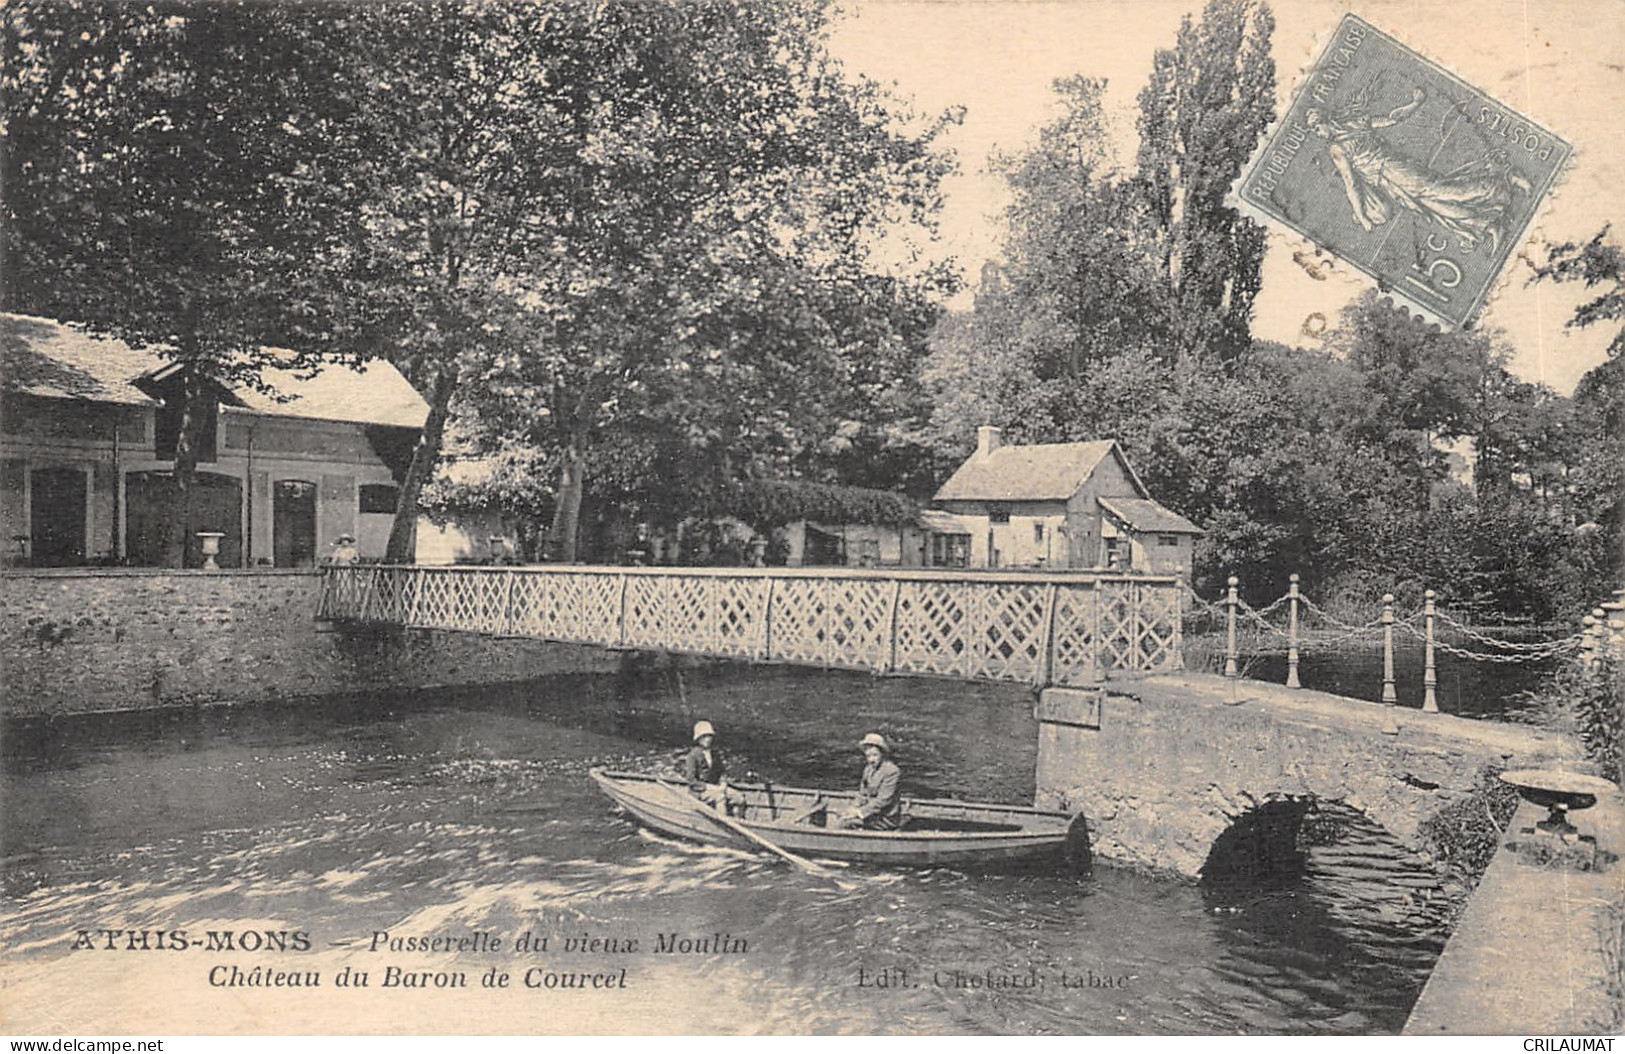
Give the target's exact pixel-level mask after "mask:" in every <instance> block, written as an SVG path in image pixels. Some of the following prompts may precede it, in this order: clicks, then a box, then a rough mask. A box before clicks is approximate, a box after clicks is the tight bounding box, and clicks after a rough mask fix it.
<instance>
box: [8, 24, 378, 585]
mask: <svg viewBox="0 0 1625 1054" xmlns="http://www.w3.org/2000/svg"><path fill="white" fill-rule="evenodd" d="M0 17H3V19H4V26H5V34H4V36H5V44H4V48H5V60H6V61H5V69H4V73H3V75H0V99H3V102H0V107H3V110H0V113H3V118H0V121H3V126H4V134H5V149H4V152H3V154H4V174H3V178H4V185H5V188H6V193H5V195H4V205H3V208H4V218H5V219H4V224H3V234H0V239H3V240H0V245H3V251H4V256H5V258H6V261H7V281H6V283H5V288H4V302H5V307H6V308H7V309H9V310H17V311H22V312H26V313H32V314H38V315H44V316H47V317H51V318H56V319H61V320H65V321H73V322H80V323H83V324H85V325H87V326H89V327H90V328H92V329H94V330H96V331H99V332H104V333H109V334H112V335H115V336H117V337H118V338H120V339H122V340H124V341H125V342H127V343H129V344H131V345H132V346H136V347H146V346H150V347H152V349H153V350H154V351H155V352H156V353H157V354H159V355H160V356H163V357H166V358H170V359H172V360H173V361H174V362H175V363H176V364H177V366H178V367H179V370H178V374H177V377H178V379H177V382H176V386H175V392H173V393H171V397H172V398H176V399H178V400H179V402H180V404H181V407H182V423H181V428H180V437H179V442H178V448H177V451H176V464H175V478H176V483H177V489H178V491H179V497H180V501H181V505H182V507H181V509H180V510H178V515H174V516H172V517H170V523H171V525H172V526H171V532H170V538H169V542H168V545H167V549H168V559H169V561H170V562H171V563H174V564H177V565H178V564H179V563H180V562H181V560H182V557H183V552H184V548H185V545H186V542H187V541H188V540H189V539H191V537H192V532H191V530H190V528H189V526H188V524H189V521H190V519H191V514H192V509H191V497H192V494H193V486H192V484H193V481H194V479H195V473H196V466H197V459H198V453H199V451H198V449H197V445H198V436H199V435H200V433H201V429H202V422H203V419H204V417H205V415H206V413H208V412H210V410H211V409H212V400H214V399H216V398H219V397H220V392H221V388H222V386H226V387H229V386H231V385H234V384H242V383H248V384H254V383H257V381H258V371H259V369H260V367H261V366H263V365H265V364H266V363H267V362H268V361H270V358H271V356H272V353H271V352H268V351H266V350H264V346H265V345H267V344H284V345H286V346H289V347H295V348H300V349H302V351H303V350H308V349H309V347H310V341H309V340H308V339H307V338H309V337H310V336H311V335H312V334H315V333H319V332H322V331H324V329H325V322H324V317H325V312H324V310H323V307H322V305H323V304H324V303H325V302H326V299H327V298H326V287H325V285H324V283H322V282H321V281H319V280H318V279H317V277H316V276H317V275H318V273H319V271H320V266H319V263H320V261H321V260H322V259H323V258H324V257H326V255H327V254H328V252H329V249H330V245H331V243H332V242H333V241H343V240H344V238H345V236H346V235H345V232H346V231H347V230H349V229H351V228H352V227H353V223H352V214H351V213H350V212H349V211H348V210H346V209H345V208H344V207H343V201H342V197H343V196H342V194H341V193H339V192H338V191H337V189H336V188H337V186H338V181H337V180H333V181H331V182H329V181H324V180H322V179H319V178H312V174H313V173H316V172H320V171H324V170H328V169H330V168H331V167H332V166H333V165H334V164H335V160H336V158H335V155H334V152H333V150H332V143H331V141H330V140H329V139H328V138H327V137H325V136H323V135H322V134H320V133H319V130H320V129H321V128H322V127H323V126H324V125H325V124H326V123H327V122H329V121H330V120H332V119H333V118H334V116H335V115H339V114H342V113H343V112H344V110H345V108H346V107H345V103H344V98H345V91H346V88H347V87H348V84H347V82H346V81H345V79H344V78H343V77H342V76H341V75H340V74H339V71H338V67H339V56H340V54H341V52H342V50H343V40H344V39H345V37H346V36H347V35H348V28H347V25H346V22H347V15H346V14H345V12H344V11H343V10H342V9H339V8H332V9H328V10H325V11H310V12H305V13H300V12H296V11H294V10H293V9H290V8H286V7H284V6H282V5H261V4H219V5H213V6H211V7H208V8H203V7H189V6H166V7H162V8H158V7H135V6H125V5H107V4H90V3H70V2H59V0H53V2H48V3H32V2H22V3H15V4H11V5H8V7H7V8H6V10H5V12H4V15H3V16H0ZM291 69H299V70H302V71H304V74H303V75H301V76H297V77H291V76H289V75H288V72H287V71H289V70H291ZM310 362H311V359H310V357H309V356H308V355H305V354H300V355H294V356H292V357H291V358H290V357H288V356H281V357H280V358H279V364H280V365H283V366H288V365H293V366H304V365H309V364H310ZM191 555H192V556H193V558H197V554H195V553H193V554H191Z"/></svg>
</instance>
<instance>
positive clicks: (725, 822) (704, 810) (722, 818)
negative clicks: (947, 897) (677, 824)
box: [660, 779, 856, 889]
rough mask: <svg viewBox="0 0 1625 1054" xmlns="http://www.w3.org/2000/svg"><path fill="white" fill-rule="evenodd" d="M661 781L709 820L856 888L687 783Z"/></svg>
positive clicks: (813, 872)
mask: <svg viewBox="0 0 1625 1054" xmlns="http://www.w3.org/2000/svg"><path fill="white" fill-rule="evenodd" d="M660 783H661V785H662V786H664V787H665V788H666V791H667V793H669V794H670V795H671V796H672V797H673V798H676V799H678V800H679V801H681V802H682V803H683V804H684V805H686V806H687V807H689V808H691V809H693V810H694V811H695V812H698V813H699V814H700V815H702V816H704V817H706V818H707V819H709V820H714V821H716V822H717V823H720V824H721V825H722V826H724V827H726V828H728V830H730V831H732V832H734V833H735V834H738V835H743V836H744V837H745V838H748V839H749V840H750V841H752V842H754V843H756V844H757V845H759V846H761V847H762V848H763V849H766V850H767V851H768V852H771V853H777V854H778V855H779V856H782V857H784V858H785V859H786V860H788V861H790V862H791V863H792V864H794V865H796V866H797V867H799V868H801V870H803V871H805V872H807V873H808V874H810V875H817V876H818V877H819V878H823V879H827V880H829V881H831V882H833V883H835V884H836V885H837V886H840V887H841V888H842V889H855V888H856V887H855V886H853V885H851V884H850V883H847V882H843V881H841V880H840V879H839V878H838V877H836V875H835V873H834V872H833V871H831V870H829V869H828V868H825V867H820V866H818V865H817V864H815V863H813V862H812V861H811V860H808V859H807V858H806V857H804V856H797V855H796V854H795V853H792V852H791V851H790V850H788V849H786V848H784V846H782V845H779V844H778V843H776V842H771V841H769V840H768V839H766V838H763V837H762V836H761V835H759V834H757V833H756V832H755V831H753V830H751V829H750V828H749V827H746V826H745V825H744V824H742V823H740V822H739V821H738V820H735V819H734V818H733V817H732V816H728V815H727V814H725V813H721V812H718V811H717V810H715V809H712V808H710V807H709V806H707V805H706V804H705V803H704V802H702V801H700V800H699V799H698V798H696V797H694V796H693V795H691V794H689V793H688V785H687V784H681V785H680V786H681V787H682V790H678V789H677V787H678V786H679V785H677V784H673V783H672V781H670V780H666V779H661V780H660Z"/></svg>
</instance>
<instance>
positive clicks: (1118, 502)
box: [1095, 498, 1206, 534]
mask: <svg viewBox="0 0 1625 1054" xmlns="http://www.w3.org/2000/svg"><path fill="white" fill-rule="evenodd" d="M1095 500H1096V501H1098V502H1100V507H1101V508H1103V509H1105V510H1106V511H1107V512H1109V513H1111V514H1112V515H1113V516H1115V517H1117V518H1118V519H1119V520H1121V521H1122V522H1123V523H1125V524H1127V525H1128V527H1129V529H1130V530H1133V531H1138V532H1141V533H1144V532H1147V531H1161V532H1163V533H1164V534H1204V533H1206V532H1205V531H1203V530H1202V528H1200V527H1198V526H1196V524H1194V523H1192V522H1191V521H1189V520H1187V519H1186V518H1185V517H1183V516H1181V515H1180V514H1179V513H1177V512H1174V511H1173V510H1172V509H1168V508H1164V507H1163V506H1161V505H1159V504H1157V503H1156V502H1154V501H1152V500H1151V499H1150V498H1096V499H1095Z"/></svg>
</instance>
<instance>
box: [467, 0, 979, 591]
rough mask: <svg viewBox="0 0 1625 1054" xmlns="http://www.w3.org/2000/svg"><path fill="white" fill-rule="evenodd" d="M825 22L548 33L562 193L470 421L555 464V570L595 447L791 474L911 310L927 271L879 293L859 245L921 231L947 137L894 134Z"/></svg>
mask: <svg viewBox="0 0 1625 1054" xmlns="http://www.w3.org/2000/svg"><path fill="white" fill-rule="evenodd" d="M829 16H830V11H829V5H828V4H827V3H825V2H824V0H773V2H769V3H744V2H739V0H704V2H694V3H683V4H637V3H627V4H617V3H611V4H605V5H595V6H594V7H593V8H592V9H591V10H590V12H584V13H582V14H580V15H579V16H577V17H573V18H563V19H560V21H561V22H562V23H567V24H568V25H569V27H570V28H569V29H568V30H564V29H561V32H568V34H570V41H569V46H567V47H566V48H565V49H564V51H565V54H566V56H567V59H566V61H565V62H564V64H563V65H561V67H560V68H559V70H558V73H557V76H556V83H557V85H558V88H557V89H556V93H557V97H556V98H552V99H548V100H544V101H545V102H546V103H547V104H548V105H549V106H551V107H552V108H553V109H554V111H555V112H556V113H557V114H558V120H557V121H556V122H555V124H554V127H553V129H552V133H551V134H552V137H553V142H552V145H551V149H553V150H554V151H556V152H557V153H558V154H559V155H561V157H562V160H561V162H560V163H561V164H562V165H565V166H567V167H568V168H569V170H570V172H571V176H572V182H571V183H570V187H571V189H572V191H573V193H571V194H569V195H568V196H567V198H566V199H565V204H564V207H563V210H562V213H561V214H560V215H558V216H556V217H554V219H553V227H552V231H553V234H554V239H553V242H552V251H551V252H548V253H545V254H540V255H536V256H533V257H532V258H531V259H530V261H529V263H528V269H527V270H526V272H525V274H523V275H522V276H519V277H518V278H516V280H515V282H514V283H513V288H514V290H515V296H516V298H517V300H518V302H519V303H520V304H521V305H522V312H521V314H520V315H518V316H516V318H515V322H514V332H515V333H516V334H517V335H518V336H517V339H518V340H519V341H520V342H522V343H523V344H524V345H525V347H526V351H525V354H523V355H511V356H503V357H501V358H499V359H496V360H493V361H492V362H491V363H490V366H489V369H488V371H487V372H486V373H485V374H484V375H482V376H481V378H480V385H479V390H480V392H481V399H480V407H479V415H480V417H481V418H482V419H483V420H485V421H486V422H487V423H488V424H489V425H490V426H492V428H493V430H494V438H495V439H496V440H497V441H499V442H500V441H510V440H517V441H524V442H530V443H533V444H536V445H539V446H542V447H544V448H547V449H551V450H553V451H555V452H556V456H557V465H558V471H559V483H558V502H557V505H556V511H555V517H554V529H553V532H552V536H553V542H554V549H555V552H556V554H557V555H558V556H559V558H561V559H566V560H569V559H574V558H575V556H576V555H577V551H578V533H577V532H578V525H579V522H580V518H581V506H582V501H583V497H584V495H585V493H586V487H587V479H588V473H589V472H590V471H591V470H592V468H593V464H594V460H595V454H597V455H598V460H599V461H600V462H602V461H604V460H610V461H613V460H615V458H616V455H617V453H618V452H619V451H617V450H615V449H611V450H609V451H607V452H606V451H605V450H604V447H605V444H609V445H610V446H611V447H612V448H613V447H616V446H619V445H620V444H622V443H623V442H624V440H625V437H626V436H628V435H632V434H635V435H637V436H638V437H639V438H640V441H644V442H650V443H656V444H658V443H659V442H660V440H659V439H658V436H659V435H664V436H665V437H667V438H668V440H675V441H676V446H677V447H679V448H681V449H684V450H687V451H688V452H690V453H698V454H700V455H703V456H702V457H701V458H694V457H683V458H680V459H679V460H680V462H681V463H686V464H689V465H694V464H696V463H698V462H700V461H702V460H703V462H704V463H705V464H709V465H712V466H716V471H719V472H720V473H721V474H722V475H731V474H739V473H741V472H743V471H744V470H745V467H746V466H745V465H744V464H742V462H743V461H744V460H746V459H755V460H758V461H762V462H765V463H767V464H768V465H769V466H777V465H787V464H792V463H794V462H795V461H796V460H797V459H798V458H802V457H804V456H805V455H806V452H807V448H808V446H809V445H816V444H817V443H818V442H819V439H818V437H819V436H820V434H821V433H825V432H826V427H827V423H828V422H829V421H831V420H840V419H841V418H848V419H849V418H850V414H849V413H848V412H846V411H849V410H850V405H843V403H842V400H843V399H844V398H846V396H847V393H849V392H850V390H851V388H850V383H849V382H852V381H857V382H858V383H859V384H861V385H864V386H868V387H873V383H872V382H871V381H869V380H867V379H865V378H864V377H863V374H864V371H865V370H870V369H872V362H873V357H874V356H876V355H881V356H884V355H887V354H889V353H890V352H889V351H888V349H889V348H891V347H892V346H893V342H894V341H895V339H896V336H897V334H898V333H899V332H900V331H902V330H904V329H906V328H907V326H908V325H909V324H911V323H908V322H907V321H906V320H907V318H908V317H912V315H911V313H917V312H918V311H919V310H922V308H921V307H920V300H919V296H920V293H921V291H922V290H923V289H925V288H927V287H928V286H929V285H930V284H931V282H933V281H934V280H935V272H934V271H933V270H932V269H931V268H929V267H922V268H919V269H904V270H903V271H902V272H901V273H900V274H896V275H894V276H893V277H895V278H897V280H898V281H897V282H896V283H888V282H887V281H885V280H884V279H885V275H886V273H887V272H886V270H885V268H882V267H881V266H880V265H879V264H878V263H876V262H875V257H874V247H875V241H876V239H877V238H878V237H880V236H881V235H882V233H883V232H887V231H889V230H891V229H892V227H893V226H894V225H897V226H904V227H912V228H914V229H916V230H919V231H929V230H930V228H931V225H932V223H933V222H934V212H935V210H936V208H937V205H938V202H939V195H938V189H937V188H938V183H939V181H940V179H941V176H942V175H943V174H944V173H945V172H946V171H948V169H949V167H950V164H951V163H950V161H949V160H948V159H947V158H946V157H944V156H943V155H942V154H941V153H940V152H939V151H938V150H937V149H936V148H935V146H934V145H933V144H934V139H935V137H936V135H937V133H938V132H939V130H940V129H941V127H942V124H943V122H944V121H945V120H948V119H951V117H945V118H943V119H939V120H934V121H925V122H921V123H920V124H919V125H917V126H914V127H910V126H908V125H907V124H906V123H905V122H906V119H907V117H908V115H907V113H906V111H905V110H904V109H902V108H900V107H899V106H898V105H897V104H896V103H895V102H894V101H893V100H890V99H889V98H888V97H887V96H886V95H885V94H884V93H883V92H881V91H880V89H879V88H878V87H877V86H875V85H874V84H872V83H870V82H868V81H865V80H862V79H855V78H852V77H850V76H849V75H847V74H846V73H845V72H844V71H843V70H842V69H841V68H840V66H839V64H838V63H837V62H835V61H834V60H833V59H832V58H831V57H830V55H829V53H828V50H827V39H826V37H827V31H828V18H829ZM904 304H906V305H912V306H909V307H907V308H906V309H900V308H899V306H898V305H904ZM843 383H847V384H848V386H847V387H846V388H845V389H843ZM651 422H654V423H657V424H658V425H659V428H658V430H655V431H651V428H650V424H651ZM667 445H668V447H669V445H670V444H669V443H668V444H667ZM623 449H624V448H623ZM623 467H624V466H623ZM685 482H692V480H688V481H685V480H681V479H677V480H673V479H668V480H667V481H666V486H667V487H668V488H671V487H674V486H677V487H680V486H682V485H683V484H684V483H685Z"/></svg>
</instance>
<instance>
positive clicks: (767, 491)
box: [716, 480, 920, 533]
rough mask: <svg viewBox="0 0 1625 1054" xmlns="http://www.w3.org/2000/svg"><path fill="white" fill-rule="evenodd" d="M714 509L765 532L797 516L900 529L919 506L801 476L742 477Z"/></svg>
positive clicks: (900, 497) (899, 498)
mask: <svg viewBox="0 0 1625 1054" xmlns="http://www.w3.org/2000/svg"><path fill="white" fill-rule="evenodd" d="M716 512H717V513H718V514H720V515H729V516H733V517H736V518H737V519H740V520H743V521H744V522H746V523H749V524H751V525H752V526H754V527H756V528H757V529H759V530H762V531H763V532H764V533H765V532H766V531H768V530H771V529H772V528H774V527H782V526H784V525H785V524H787V523H793V522H795V521H797V520H813V521H816V522H819V523H830V524H833V523H847V524H856V523H864V524H875V525H879V526H887V527H900V526H903V525H906V524H911V523H914V522H915V521H916V519H917V518H918V516H919V512H920V509H919V506H918V505H917V504H916V503H914V502H913V501H910V500H909V499H908V498H906V497H904V496H903V495H900V494H895V493H893V492H891V491H884V490H872V489H869V488H865V487H848V486H839V485H835V484H829V483H810V482H806V481H803V480H747V481H745V482H742V483H740V484H738V485H736V486H734V487H731V488H729V489H728V490H727V491H725V492H724V493H723V494H722V495H721V497H720V500H719V503H718V507H717V509H716Z"/></svg>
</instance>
